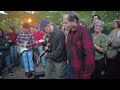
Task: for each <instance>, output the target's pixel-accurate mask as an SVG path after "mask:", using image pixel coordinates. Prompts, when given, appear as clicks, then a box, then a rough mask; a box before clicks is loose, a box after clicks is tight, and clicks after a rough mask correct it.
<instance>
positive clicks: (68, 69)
mask: <svg viewBox="0 0 120 90" xmlns="http://www.w3.org/2000/svg"><path fill="white" fill-rule="evenodd" d="M67 79H72V68H71V65H70V63H68V64H67Z"/></svg>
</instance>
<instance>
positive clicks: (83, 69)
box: [66, 24, 95, 79]
mask: <svg viewBox="0 0 120 90" xmlns="http://www.w3.org/2000/svg"><path fill="white" fill-rule="evenodd" d="M66 49H67V55H68V60H69V61H70V64H71V67H72V73H73V79H89V78H90V76H91V74H92V73H93V71H94V60H95V50H94V45H93V41H92V36H91V34H90V32H89V31H88V30H87V28H85V27H82V26H81V25H80V24H77V26H76V27H75V28H74V31H69V33H68V36H67V42H66Z"/></svg>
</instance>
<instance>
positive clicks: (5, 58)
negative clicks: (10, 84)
mask: <svg viewBox="0 0 120 90" xmlns="http://www.w3.org/2000/svg"><path fill="white" fill-rule="evenodd" d="M0 60H1V61H0V62H1V63H0V64H4V65H3V66H5V65H6V66H7V69H8V74H9V73H12V65H11V62H10V55H6V53H5V52H3V53H2V55H0ZM0 66H2V65H0ZM0 75H2V68H1V67H0Z"/></svg>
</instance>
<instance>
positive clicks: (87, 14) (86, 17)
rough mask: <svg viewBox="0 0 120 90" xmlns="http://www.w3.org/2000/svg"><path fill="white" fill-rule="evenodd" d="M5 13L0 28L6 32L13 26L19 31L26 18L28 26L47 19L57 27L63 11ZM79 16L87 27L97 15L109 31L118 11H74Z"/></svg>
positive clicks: (1, 18)
mask: <svg viewBox="0 0 120 90" xmlns="http://www.w3.org/2000/svg"><path fill="white" fill-rule="evenodd" d="M31 12H32V11H29V12H26V11H5V13H7V14H0V28H1V29H3V30H4V31H6V30H7V29H8V28H9V27H10V26H14V27H16V28H17V30H19V27H20V25H22V23H24V22H28V21H27V20H28V18H31V19H32V22H31V23H30V25H34V26H35V25H38V23H39V22H40V20H42V19H48V20H50V21H52V22H53V23H54V25H56V26H57V25H59V24H60V23H61V22H62V17H63V14H64V11H34V14H33V13H31ZM76 12H77V13H78V15H79V18H80V21H82V22H83V23H85V24H86V25H87V26H88V27H89V25H90V21H91V17H92V15H94V14H97V15H99V16H100V17H101V18H102V20H103V21H104V22H105V26H106V28H107V29H108V30H109V31H111V29H112V27H111V23H112V22H113V20H115V19H116V17H117V16H118V15H120V11H76Z"/></svg>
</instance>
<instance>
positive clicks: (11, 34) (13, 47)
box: [8, 27, 19, 66]
mask: <svg viewBox="0 0 120 90" xmlns="http://www.w3.org/2000/svg"><path fill="white" fill-rule="evenodd" d="M16 37H17V34H16V32H15V28H14V27H10V28H9V30H8V41H9V44H10V57H11V62H12V66H18V65H19V63H18V53H17V47H18V46H17V44H16V42H15V40H16Z"/></svg>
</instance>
